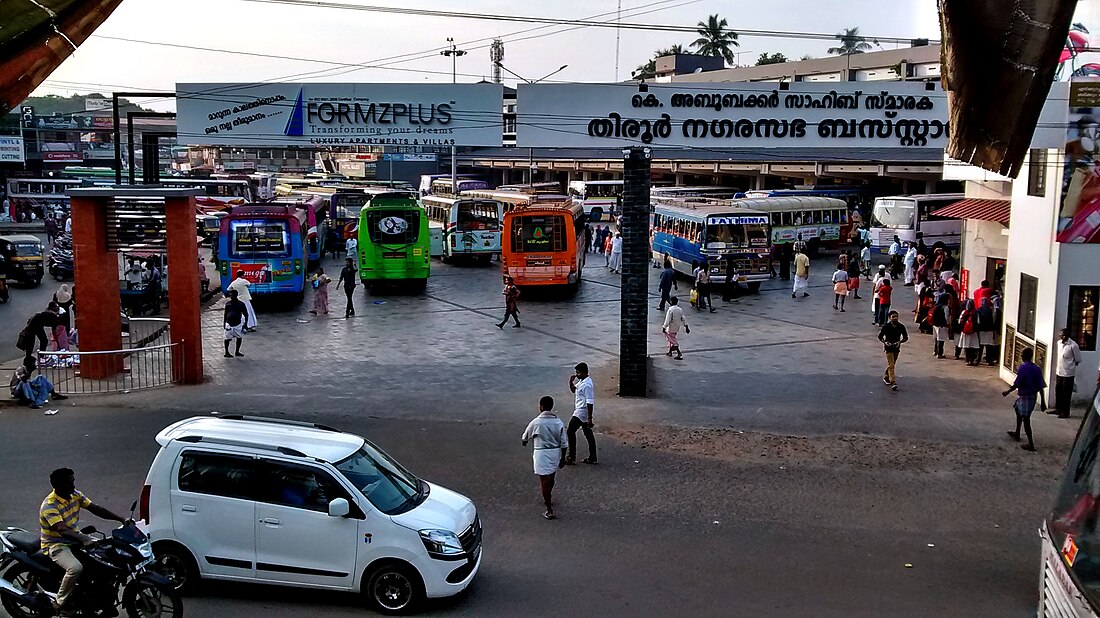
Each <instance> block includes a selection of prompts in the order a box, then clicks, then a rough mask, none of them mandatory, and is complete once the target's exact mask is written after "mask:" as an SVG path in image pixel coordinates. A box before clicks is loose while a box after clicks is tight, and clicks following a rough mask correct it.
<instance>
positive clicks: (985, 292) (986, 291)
mask: <svg viewBox="0 0 1100 618" xmlns="http://www.w3.org/2000/svg"><path fill="white" fill-rule="evenodd" d="M992 293H993V288H978V289H977V290H974V306H975V307H979V308H980V307H981V306H982V299H983V298H987V297H989V295H990V294H992Z"/></svg>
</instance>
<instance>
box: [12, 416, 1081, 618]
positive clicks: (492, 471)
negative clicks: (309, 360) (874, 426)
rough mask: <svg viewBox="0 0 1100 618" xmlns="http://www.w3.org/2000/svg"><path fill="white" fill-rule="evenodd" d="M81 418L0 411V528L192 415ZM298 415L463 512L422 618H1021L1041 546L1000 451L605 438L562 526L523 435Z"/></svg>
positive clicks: (509, 426)
mask: <svg viewBox="0 0 1100 618" xmlns="http://www.w3.org/2000/svg"><path fill="white" fill-rule="evenodd" d="M86 401H87V403H82V404H71V402H65V403H66V404H68V405H63V406H59V408H60V410H61V411H60V413H59V414H57V415H54V416H44V415H42V414H41V413H39V412H37V411H30V410H28V409H25V408H12V407H0V440H2V448H0V470H3V471H4V477H5V478H6V482H4V483H3V484H0V525H20V526H24V527H32V525H33V524H34V522H35V520H36V513H37V507H38V504H39V502H40V501H41V499H42V498H43V497H44V496H45V495H46V493H48V491H49V487H48V480H47V476H48V473H49V471H50V470H51V469H53V468H55V467H58V466H63V465H65V466H71V467H73V468H75V469H76V470H77V483H78V487H80V488H81V489H82V490H83V491H84V492H85V493H87V494H88V495H89V496H90V497H92V498H93V499H94V500H95V501H97V502H100V503H102V504H105V505H107V506H109V507H110V508H113V509H116V510H121V509H124V508H126V507H127V506H128V505H129V503H130V502H131V501H132V500H134V499H135V498H136V497H137V495H138V493H139V491H140V487H141V485H142V482H143V479H144V476H145V473H146V470H147V468H148V465H149V463H150V462H151V460H152V458H153V456H154V455H155V452H156V444H155V442H154V441H153V436H154V434H155V433H156V432H157V431H158V430H159V429H160V428H162V427H163V426H164V425H166V424H168V423H170V422H172V421H174V420H176V419H178V418H181V417H184V416H188V415H189V414H187V413H183V412H180V411H173V412H166V411H162V410H159V409H153V408H143V409H112V408H97V407H94V405H93V404H94V402H93V401H92V400H86ZM293 401H294V402H295V403H283V404H280V403H277V402H274V403H269V402H265V407H266V408H267V412H268V413H285V412H291V413H293V414H294V415H295V416H297V417H307V418H310V419H314V420H317V421H319V422H326V423H332V424H335V425H336V426H338V427H340V428H342V429H344V430H347V431H353V432H357V433H361V434H363V435H366V436H368V437H370V438H371V439H372V440H374V441H375V442H376V443H378V444H379V445H381V446H382V447H383V448H385V449H386V450H388V451H389V452H390V453H391V454H392V455H394V456H395V457H396V458H398V459H399V460H400V461H402V462H403V463H404V464H405V465H407V466H408V467H409V468H410V469H411V470H413V471H414V472H416V473H417V474H419V475H421V476H423V477H424V478H427V479H429V480H432V481H434V482H437V483H439V484H442V485H444V486H446V487H449V488H451V489H454V490H456V491H459V492H461V493H464V494H466V495H467V496H469V497H470V498H472V499H473V500H474V502H475V503H476V504H477V506H478V509H479V511H480V513H481V515H482V518H483V520H484V522H485V530H486V532H485V559H484V562H483V566H482V570H481V572H480V574H479V576H478V578H477V579H476V580H475V583H474V585H473V586H472V587H471V589H470V590H469V591H468V592H467V593H466V594H463V595H460V596H459V597H458V598H455V599H450V600H445V601H439V602H434V603H432V604H430V606H429V607H428V613H429V614H435V615H477V616H519V615H523V616H536V615H537V616H541V615H545V616H550V615H555V616H560V615H580V616H596V615H668V616H688V615H696V616H719V615H721V616H730V615H744V616H810V615H812V616H844V617H851V616H1029V615H1032V613H1033V611H1034V606H1035V601H1036V591H1035V584H1036V581H1037V575H1038V565H1039V545H1038V538H1037V535H1036V528H1037V527H1038V525H1039V522H1040V519H1041V517H1042V516H1043V514H1044V512H1045V510H1046V509H1047V507H1048V505H1049V503H1050V500H1051V495H1052V492H1053V489H1054V485H1055V483H1056V479H1057V476H1058V472H1057V470H1058V467H1059V465H1060V463H1061V461H1060V457H1061V456H1060V455H1057V456H1054V455H1052V456H1051V457H1050V458H1048V459H1043V460H1041V462H1042V463H1036V461H1037V460H1034V459H1026V458H1019V457H1017V456H1016V455H1017V454H1018V453H1020V451H1018V449H1014V448H1013V449H1008V450H1004V449H1002V450H1003V452H990V453H986V454H984V457H985V459H986V460H988V461H994V460H996V462H997V463H996V464H995V465H994V464H988V465H982V464H980V463H978V462H979V461H980V459H977V458H976V462H975V465H974V466H972V467H970V468H963V469H959V470H941V469H923V468H910V467H909V466H908V465H907V462H906V458H905V457H904V455H898V456H894V457H889V458H884V461H881V462H861V461H860V460H859V459H858V458H855V459H853V458H847V459H845V458H844V457H839V458H837V457H834V458H833V461H829V460H828V458H825V460H820V461H813V462H804V461H803V462H799V461H794V460H790V459H787V458H779V459H774V460H771V459H768V458H767V453H763V454H762V453H759V452H754V453H745V457H743V458H742V457H739V456H738V455H737V454H730V453H725V454H724V456H723V457H721V458H708V457H695V456H689V455H682V454H675V453H671V452H668V451H658V450H656V449H653V448H643V447H639V446H633V447H632V446H627V445H625V444H623V443H620V442H617V441H615V440H612V439H611V438H608V437H606V436H601V437H599V438H598V439H599V440H600V446H601V457H600V459H601V465H600V466H598V467H590V466H583V465H582V466H577V467H576V468H567V469H566V470H565V471H564V472H563V473H562V474H561V475H560V479H559V484H558V489H557V491H556V503H557V507H558V508H557V510H558V513H559V516H560V519H559V520H557V521H553V522H548V521H545V520H543V519H542V518H541V517H540V514H541V504H540V498H539V495H538V490H537V481H536V479H535V477H534V476H533V475H532V473H531V469H530V453H529V451H528V450H527V449H524V448H522V447H521V446H520V444H519V439H518V438H519V434H520V432H521V431H522V429H523V426H522V425H521V424H517V423H514V422H511V421H507V422H498V423H491V422H448V421H440V420H431V421H424V420H415V419H409V418H403V419H399V420H394V419H379V418H372V417H370V416H367V414H366V413H365V412H364V413H362V414H360V415H351V416H349V415H345V414H340V415H337V414H332V413H326V412H324V411H310V410H308V406H305V407H303V406H301V404H300V403H297V402H298V400H293ZM295 408H296V409H295ZM761 455H763V457H762V456H761ZM982 456H983V455H981V454H979V455H978V456H977V457H982ZM93 520H94V517H92V516H90V515H86V521H83V522H82V523H92V521H93ZM933 545H934V547H933ZM907 564H911V565H912V566H911V567H907V566H906V565H907ZM185 603H186V608H187V614H188V615H189V616H230V615H232V616H241V617H251V616H257V617H259V616H295V615H318V614H322V613H323V614H324V615H329V616H359V615H363V614H364V613H368V612H367V610H365V609H363V604H362V603H361V600H360V599H359V598H358V597H355V596H352V595H347V594H337V593H323V592H313V591H304V592H303V591H299V590H290V589H279V588H270V587H261V586H251V585H240V584H232V585H229V584H208V585H206V586H204V588H203V589H202V590H201V591H200V593H199V595H198V596H193V597H188V598H187V599H186V601H185Z"/></svg>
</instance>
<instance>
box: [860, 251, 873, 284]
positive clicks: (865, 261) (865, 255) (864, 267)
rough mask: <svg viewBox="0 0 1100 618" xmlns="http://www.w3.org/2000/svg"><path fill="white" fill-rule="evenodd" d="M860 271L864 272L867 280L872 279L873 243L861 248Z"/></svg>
mask: <svg viewBox="0 0 1100 618" xmlns="http://www.w3.org/2000/svg"><path fill="white" fill-rule="evenodd" d="M859 272H861V273H863V274H864V275H865V276H866V277H867V280H868V281H870V280H871V245H866V244H865V245H863V248H862V249H860V250H859Z"/></svg>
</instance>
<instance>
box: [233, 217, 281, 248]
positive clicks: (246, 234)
mask: <svg viewBox="0 0 1100 618" xmlns="http://www.w3.org/2000/svg"><path fill="white" fill-rule="evenodd" d="M229 226H230V230H231V231H232V234H233V235H232V242H233V246H232V247H230V250H229V252H230V253H231V254H232V255H234V256H239V257H289V256H290V233H289V232H288V231H287V224H286V222H284V221H272V220H263V219H260V220H238V221H230V222H229Z"/></svg>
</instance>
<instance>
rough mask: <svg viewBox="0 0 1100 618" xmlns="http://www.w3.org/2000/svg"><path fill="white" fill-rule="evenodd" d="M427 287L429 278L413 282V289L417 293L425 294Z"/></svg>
mask: <svg viewBox="0 0 1100 618" xmlns="http://www.w3.org/2000/svg"><path fill="white" fill-rule="evenodd" d="M426 289H428V280H427V279H421V280H420V281H417V282H416V283H414V284H413V291H414V292H416V293H417V294H423V293H424V290H426Z"/></svg>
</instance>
